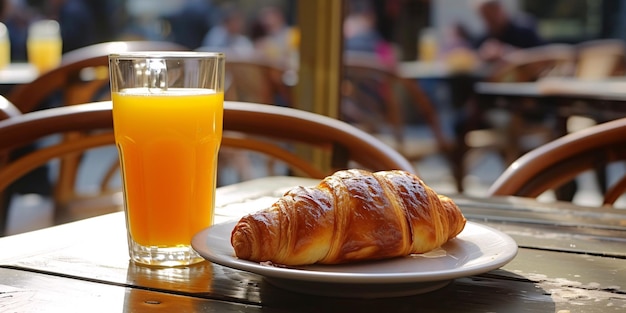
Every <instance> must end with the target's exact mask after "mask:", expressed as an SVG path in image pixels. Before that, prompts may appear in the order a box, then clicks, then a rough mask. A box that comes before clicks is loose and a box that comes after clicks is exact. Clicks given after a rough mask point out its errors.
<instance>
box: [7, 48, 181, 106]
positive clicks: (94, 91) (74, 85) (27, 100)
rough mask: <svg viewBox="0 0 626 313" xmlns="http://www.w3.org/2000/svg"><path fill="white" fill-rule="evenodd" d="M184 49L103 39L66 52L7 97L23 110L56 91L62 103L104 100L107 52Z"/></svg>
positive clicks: (105, 95)
mask: <svg viewBox="0 0 626 313" xmlns="http://www.w3.org/2000/svg"><path fill="white" fill-rule="evenodd" d="M186 49H187V48H185V47H183V46H180V45H177V44H174V43H170V42H158V41H128V42H122V41H119V42H106V43H100V44H95V45H91V46H87V47H84V48H79V49H76V50H74V51H70V52H67V53H65V54H64V55H63V58H62V60H61V64H60V65H59V66H58V67H56V68H54V69H52V70H50V71H48V72H45V73H42V74H41V75H40V76H39V77H37V78H36V79H35V80H34V81H32V82H31V83H28V84H25V85H20V86H18V87H16V88H15V89H14V90H12V91H11V93H10V94H9V95H8V96H7V98H8V100H9V101H11V103H13V104H14V105H15V106H16V107H17V108H18V109H19V110H20V111H21V112H23V113H26V112H31V111H34V110H37V109H38V108H40V106H41V105H42V104H43V103H44V101H46V100H48V99H49V98H50V97H51V96H53V95H55V94H56V93H61V95H60V96H61V97H62V99H60V103H61V105H72V104H79V103H87V102H93V101H96V100H106V98H107V97H108V95H109V91H108V89H107V88H106V87H107V86H108V82H109V76H108V64H109V60H108V55H109V54H110V53H114V52H125V51H156V50H168V51H171V50H177V51H180V50H186Z"/></svg>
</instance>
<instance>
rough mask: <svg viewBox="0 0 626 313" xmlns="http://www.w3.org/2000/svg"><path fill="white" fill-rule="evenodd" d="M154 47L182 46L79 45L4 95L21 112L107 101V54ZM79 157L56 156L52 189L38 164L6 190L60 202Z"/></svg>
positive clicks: (20, 151)
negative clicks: (50, 195)
mask: <svg viewBox="0 0 626 313" xmlns="http://www.w3.org/2000/svg"><path fill="white" fill-rule="evenodd" d="M155 50H157V51H164V50H170V51H171V50H177V51H180V50H186V48H184V47H182V46H180V45H177V44H174V43H170V42H154V41H128V42H107V43H100V44H95V45H91V46H87V47H83V48H80V49H77V50H74V51H70V52H67V53H66V54H64V55H63V57H62V60H61V64H60V65H59V66H58V67H56V68H54V69H52V70H50V71H48V72H45V73H42V74H41V75H40V76H39V77H37V78H36V79H35V80H34V81H32V82H31V83H28V84H24V85H20V86H17V87H16V88H15V89H14V90H13V91H12V92H11V93H10V94H9V95H8V99H9V101H10V102H11V103H13V104H14V105H15V107H17V108H18V109H19V111H20V112H22V113H27V112H32V111H35V110H40V109H45V108H50V107H55V106H65V105H75V104H80V103H87V102H92V101H99V100H108V99H110V91H109V74H108V63H109V61H108V55H109V54H111V53H117V52H125V51H155ZM78 136H84V134H80V133H78V132H74V133H66V134H64V135H63V136H62V137H60V139H59V140H70V138H71V137H78ZM35 144H37V143H32V145H26V146H23V147H20V148H17V149H14V150H13V151H11V152H10V153H9V157H8V158H9V159H17V158H20V157H21V156H22V155H24V154H27V153H30V152H31V151H33V150H34V149H35V147H34V146H33V145H35ZM83 157H84V156H83V155H82V154H81V153H77V154H71V155H66V156H65V157H63V158H62V159H60V164H59V167H58V169H56V170H57V171H58V173H57V174H56V177H57V183H56V185H55V188H51V186H50V185H49V184H47V181H48V180H49V175H50V173H49V169H48V167H47V166H42V167H39V168H36V169H34V170H33V172H31V173H29V174H27V175H25V176H23V177H21V178H20V179H18V180H17V181H16V182H15V184H13V185H12V186H11V187H10V188H8V189H7V191H8V192H9V193H17V194H25V193H39V194H43V195H48V194H49V193H51V192H52V193H54V197H55V198H56V199H57V203H56V204H57V205H61V203H64V202H67V201H69V199H71V197H72V194H73V189H74V185H75V184H76V176H77V175H76V173H77V171H78V166H79V164H80V160H81V159H82V158H83ZM111 170H112V169H111ZM62 199H66V200H62Z"/></svg>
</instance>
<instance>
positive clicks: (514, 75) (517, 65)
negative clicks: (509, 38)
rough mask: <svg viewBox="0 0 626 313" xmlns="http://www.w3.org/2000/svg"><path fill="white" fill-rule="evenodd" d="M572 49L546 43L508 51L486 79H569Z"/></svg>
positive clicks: (511, 80)
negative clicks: (567, 77)
mask: <svg viewBox="0 0 626 313" xmlns="http://www.w3.org/2000/svg"><path fill="white" fill-rule="evenodd" d="M575 68H576V49H575V47H574V46H572V45H568V44H548V45H544V46H539V47H533V48H526V49H519V50H514V51H512V52H509V53H508V54H506V55H504V56H503V57H502V59H501V60H500V61H499V62H498V63H497V64H495V65H494V66H493V69H492V70H491V73H490V74H489V75H488V77H487V78H486V80H488V81H492V82H531V81H536V80H538V79H540V78H544V77H566V76H572V75H573V74H574V72H575Z"/></svg>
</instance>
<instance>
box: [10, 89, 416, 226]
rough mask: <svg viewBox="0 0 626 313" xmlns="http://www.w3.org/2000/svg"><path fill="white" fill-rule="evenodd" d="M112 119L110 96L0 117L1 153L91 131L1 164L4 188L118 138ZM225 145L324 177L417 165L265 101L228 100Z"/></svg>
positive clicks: (367, 139)
mask: <svg viewBox="0 0 626 313" xmlns="http://www.w3.org/2000/svg"><path fill="white" fill-rule="evenodd" d="M112 124H113V123H112V115H111V102H109V101H105V102H97V103H89V104H83V105H74V106H65V107H58V108H52V109H47V110H40V111H36V112H31V113H27V114H23V115H20V116H15V117H13V118H10V119H6V120H3V121H0V153H1V152H3V151H7V150H10V149H14V148H16V147H19V146H21V145H26V144H29V143H31V142H33V141H35V140H38V139H40V138H43V137H45V136H48V135H51V134H62V133H67V132H76V131H79V132H86V133H88V134H89V135H88V136H81V137H74V138H71V140H66V141H60V142H59V143H58V144H55V145H51V146H49V147H45V148H42V149H39V150H36V151H34V152H33V153H31V154H29V155H26V156H24V157H22V158H20V159H17V160H13V161H12V162H10V163H9V164H7V165H6V166H4V167H2V168H0V190H4V189H5V188H6V187H7V185H9V184H10V183H11V182H13V181H14V180H16V179H17V178H18V177H20V176H22V175H24V174H25V173H27V172H28V171H29V170H31V169H33V168H35V167H37V166H40V165H41V164H45V163H46V162H48V161H49V160H51V159H53V158H58V157H63V156H65V155H68V154H73V153H82V152H83V151H85V150H87V149H91V148H94V147H99V146H103V145H112V144H114V138H113V133H112V131H111V130H112ZM240 134H244V135H253V136H240ZM275 140H279V141H280V142H282V143H298V144H303V145H306V146H311V147H315V148H316V149H321V150H322V151H328V152H329V153H330V152H332V160H333V164H332V167H331V169H330V170H324V169H322V168H318V167H315V166H314V165H313V164H312V163H311V162H310V161H308V160H307V159H306V158H304V157H302V156H299V155H297V154H296V153H294V152H293V151H291V150H290V149H289V148H288V147H287V146H285V145H280V144H276V141H275ZM222 146H223V147H233V148H239V149H245V150H251V151H256V152H259V153H262V154H265V155H268V156H270V157H273V158H276V159H278V160H280V161H282V162H284V163H285V164H287V165H288V166H289V167H290V168H292V169H293V173H296V174H297V175H302V176H308V177H314V178H323V177H325V176H327V175H329V174H331V173H332V172H333V171H334V170H336V169H341V168H348V167H361V168H366V169H370V170H387V169H401V170H406V171H413V167H412V166H411V164H410V163H409V162H408V161H407V160H406V159H405V158H404V157H403V156H402V155H400V154H399V153H398V152H396V151H395V150H393V149H392V148H390V147H388V146H387V145H385V144H384V143H382V142H380V141H379V140H377V139H376V138H374V137H372V136H371V135H369V134H367V133H365V132H363V131H361V130H359V129H357V128H355V127H352V126H350V125H348V124H346V123H344V122H341V121H339V120H336V119H332V118H329V117H325V116H322V115H318V114H314V113H310V112H305V111H301V110H296V109H291V108H284V107H277V106H269V105H263V104H254V103H243V102H229V101H226V102H225V105H224V136H223V140H222ZM107 183H108V182H106V181H103V182H102V189H103V191H106V185H107ZM75 196H76V197H79V195H75ZM0 213H2V214H0V222H1V223H0V227H4V226H5V223H6V216H7V212H6V208H3V210H2V211H1V212H0ZM55 219H56V221H57V222H63V221H67V220H68V216H67V212H61V211H56V212H55Z"/></svg>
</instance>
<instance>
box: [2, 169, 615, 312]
mask: <svg viewBox="0 0 626 313" xmlns="http://www.w3.org/2000/svg"><path fill="white" fill-rule="evenodd" d="M316 183H317V181H315V180H310V179H302V178H294V177H269V178H263V179H258V180H253V181H249V182H245V183H240V184H236V185H231V186H227V187H222V188H219V189H218V195H217V206H218V209H217V213H216V214H217V216H216V218H217V222H222V221H227V220H230V219H236V218H238V217H239V216H241V215H242V214H244V213H246V212H250V211H254V210H257V209H260V208H262V207H264V206H267V205H269V204H271V203H272V202H273V201H275V200H276V198H277V197H279V196H280V195H282V193H284V192H285V191H286V190H287V189H289V188H291V187H294V186H298V185H304V186H307V185H315V184H316ZM453 199H454V200H455V201H456V202H457V204H459V206H460V207H461V209H462V210H463V213H464V214H465V216H466V217H467V218H468V219H469V220H471V221H474V222H477V223H480V224H484V225H488V226H491V227H494V228H496V229H499V230H501V231H503V232H505V233H507V234H508V235H510V236H511V237H512V238H513V239H515V241H516V242H517V244H518V246H519V251H518V254H517V256H516V257H515V258H514V259H513V260H512V261H511V262H510V263H508V264H506V265H504V266H503V267H502V268H500V269H497V270H493V271H490V272H487V273H483V274H480V275H476V276H470V277H461V278H457V279H455V280H453V281H452V282H451V283H450V284H448V285H447V286H445V287H443V288H441V289H438V290H436V291H432V292H429V293H426V294H420V295H414V296H407V297H396V298H374V299H361V298H339V297H322V296H313V295H308V294H302V293H297V292H293V291H290V290H284V289H280V288H277V287H274V286H273V285H271V284H270V283H268V282H267V281H266V280H265V279H264V278H263V277H261V276H259V275H257V274H253V273H247V272H243V271H239V270H235V269H231V268H228V267H224V266H220V265H217V264H212V263H210V262H203V263H200V264H198V265H195V266H190V267H183V268H150V267H143V266H136V265H134V264H132V263H130V262H129V260H128V252H127V243H126V230H125V224H124V216H123V214H122V213H121V212H118V213H113V214H108V215H103V216H99V217H95V218H91V219H86V220H81V221H78V222H74V223H69V224H65V225H60V226H56V227H51V228H47V229H43V230H38V231H34V232H30V233H24V234H20V235H14V236H9V237H4V238H0V251H1V252H0V311H3V312H86V311H88V312H143V311H151V312H153V311H163V312H231V311H232V312H257V311H267V312H321V311H324V312H345V311H352V312H381V311H384V312H415V311H421V312H434V311H436V312H568V311H569V312H623V311H624V310H626V284H625V282H626V211H621V210H616V209H597V208H584V207H578V206H574V205H570V204H567V203H554V204H542V203H538V202H536V201H534V200H529V199H522V198H492V199H481V198H469V197H463V196H453Z"/></svg>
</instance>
